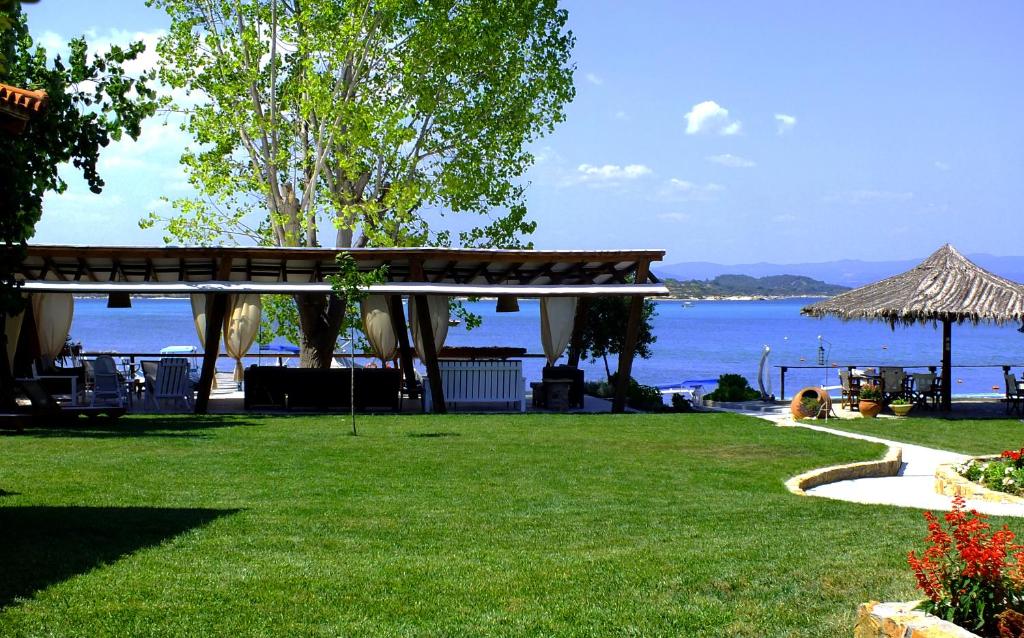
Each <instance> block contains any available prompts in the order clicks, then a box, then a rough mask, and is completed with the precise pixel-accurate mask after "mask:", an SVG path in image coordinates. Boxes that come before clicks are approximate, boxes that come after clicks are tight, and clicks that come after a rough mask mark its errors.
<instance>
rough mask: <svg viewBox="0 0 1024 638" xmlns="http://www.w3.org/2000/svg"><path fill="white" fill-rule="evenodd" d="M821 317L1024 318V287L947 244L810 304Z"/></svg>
mask: <svg viewBox="0 0 1024 638" xmlns="http://www.w3.org/2000/svg"><path fill="white" fill-rule="evenodd" d="M801 313H803V314H806V315H811V316H815V317H821V316H825V315H832V316H835V317H839V318H840V319H844V320H848V319H867V320H882V321H886V322H887V323H889V324H890V325H895V324H897V323H902V324H910V323H931V322H934V321H952V322H954V323H963V322H964V321H970V322H971V323H978V322H982V321H987V322H993V323H1004V322H1008V321H1012V322H1016V321H1022V320H1024V286H1022V285H1021V284H1018V283H1016V282H1013V281H1010V280H1009V279H1004V278H1003V277H1000V276H998V275H995V274H993V273H991V272H989V271H987V270H985V269H984V268H981V267H980V266H978V265H977V264H975V263H974V262H972V261H971V260H969V259H967V258H966V257H964V256H963V255H961V254H960V253H959V252H957V250H956V249H955V248H953V247H952V246H951V245H949V244H946V245H945V246H943V247H942V248H939V249H938V250H937V251H935V252H934V253H932V255H931V256H930V257H928V258H927V259H925V260H924V261H923V262H921V263H920V264H919V265H917V266H915V267H914V268H912V269H910V270H908V271H907V272H904V273H901V274H899V275H895V276H893V277H889V278H888V279H883V280H882V281H879V282H876V283H873V284H869V285H867V286H862V287H860V288H855V289H854V290H850V291H848V292H844V293H842V294H840V295H836V296H835V297H832V298H831V299H826V300H824V301H820V302H818V303H816V304H811V305H809V306H806V307H804V308H803V309H802V310H801Z"/></svg>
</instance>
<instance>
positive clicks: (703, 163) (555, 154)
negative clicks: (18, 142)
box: [26, 0, 1024, 264]
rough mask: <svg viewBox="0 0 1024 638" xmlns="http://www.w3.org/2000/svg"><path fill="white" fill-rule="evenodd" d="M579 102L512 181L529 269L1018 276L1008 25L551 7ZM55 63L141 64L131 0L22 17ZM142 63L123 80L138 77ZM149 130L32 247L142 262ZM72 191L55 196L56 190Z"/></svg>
mask: <svg viewBox="0 0 1024 638" xmlns="http://www.w3.org/2000/svg"><path fill="white" fill-rule="evenodd" d="M563 6H564V7H565V8H566V9H567V10H568V11H569V21H568V25H569V28H570V29H571V30H572V31H573V33H574V34H575V37H576V46H575V49H574V51H573V61H574V64H575V66H576V71H575V83H576V88H577V96H576V99H575V100H574V101H573V103H571V104H569V105H568V106H567V107H566V121H565V122H563V123H561V124H559V125H558V127H557V128H556V129H555V131H554V132H553V133H552V134H550V135H548V136H547V137H545V138H543V139H541V140H539V141H537V142H536V143H534V144H533V145H532V146H531V150H532V151H533V153H534V155H535V156H536V158H537V160H536V163H535V164H534V166H533V167H531V169H530V170H529V172H528V173H527V174H526V175H524V176H523V180H524V183H525V184H527V190H526V202H527V206H528V210H529V214H530V217H531V218H532V219H534V220H536V221H537V222H538V228H537V232H536V233H535V234H534V235H533V237H532V239H533V241H534V243H535V245H536V247H538V248H549V249H555V248H580V249H586V248H593V249H616V248H660V249H664V250H665V251H666V253H667V254H666V257H665V262H666V263H678V262H688V261H712V262H717V263H724V264H736V263H750V262H760V261H767V262H774V263H797V262H816V261H831V260H834V259H863V260H872V261H874V260H889V259H911V258H918V257H924V256H926V255H928V254H930V253H931V252H932V251H934V250H935V249H936V248H938V247H939V246H940V245H941V244H943V243H946V242H951V243H953V244H954V245H955V246H956V247H957V248H958V249H959V250H960V251H961V252H963V253H967V254H972V253H988V254H994V255H1021V254H1024V247H1022V245H1021V241H1020V239H1021V237H1022V236H1024V234H1022V233H1021V230H1020V228H1021V221H1022V218H1024V210H1022V207H1021V205H1020V202H1021V201H1022V200H1024V197H1022V196H1024V179H1022V176H1024V118H1022V115H1021V114H1022V113H1024V83H1022V82H1021V81H1020V78H1021V75H1020V60H1021V59H1022V53H1024V40H1022V39H1021V38H1020V33H1022V32H1024V3H1021V2H1019V1H1017V0H1004V1H998V0H991V1H987V2H971V3H969V2H951V1H940V0H933V1H927V2H925V1H921V2H917V1H903V2H888V1H886V2H876V1H863V2H856V3H842V4H841V3H832V2H812V1H808V2H792V1H787V0H779V1H777V2H772V3H767V2H754V1H750V2H730V1H724V0H715V1H713V2H712V1H710V0H708V1H702V2H696V1H694V2H682V1H666V2H658V1H654V0H637V1H635V2H625V1H618V2H615V1H610V0H609V1H605V0H574V1H571V2H564V3H563ZM26 12H27V14H28V19H29V25H30V28H31V30H32V33H33V36H34V37H35V38H36V39H37V41H38V42H41V43H44V44H46V45H47V46H48V48H50V49H51V50H52V49H55V48H56V47H58V46H59V45H60V44H61V43H63V42H66V41H67V40H68V39H69V38H70V37H73V36H76V35H81V34H86V35H87V37H88V39H89V41H90V43H95V44H96V45H98V46H102V45H104V44H105V43H109V42H125V41H128V40H129V39H142V40H144V41H145V42H147V43H149V44H150V45H153V44H155V42H156V41H157V39H158V38H159V36H160V35H161V33H162V32H163V30H165V29H166V28H167V27H168V19H167V17H166V16H165V15H164V14H163V13H162V12H160V11H157V10H154V9H150V8H147V7H146V6H145V3H144V2H143V0H98V1H95V2H72V1H69V0H42V2H40V3H39V4H37V5H26ZM155 60H156V57H155V53H154V52H152V51H150V52H148V53H147V55H146V56H144V59H143V60H141V61H140V62H139V66H147V65H152V64H154V63H155ZM188 142H189V139H188V138H187V136H186V135H185V134H184V133H182V132H180V131H179V130H177V128H176V127H174V126H164V125H163V124H162V120H160V119H159V118H157V119H154V120H150V121H149V122H148V123H147V125H146V126H145V128H144V131H143V135H142V137H141V138H140V140H139V141H138V142H131V141H126V142H121V143H116V144H112V145H111V146H110V147H108V148H107V149H104V152H103V154H102V156H101V161H100V173H101V175H102V176H103V178H104V179H105V180H106V182H107V187H106V189H105V190H104V192H103V194H102V195H93V194H91V193H89V191H88V189H87V188H86V187H85V185H84V182H83V181H82V180H81V179H80V178H77V177H74V175H73V173H71V172H70V171H69V172H68V173H67V175H68V180H69V183H70V184H71V188H69V190H68V192H66V193H64V194H63V195H48V196H47V197H46V200H45V202H44V211H43V218H42V221H41V222H40V224H39V226H38V228H37V233H36V237H35V239H34V241H35V242H38V243H80V244H131V245H160V244H162V243H163V233H162V232H161V231H160V229H159V228H158V229H150V230H142V229H140V228H139V227H138V224H137V221H138V220H139V219H140V218H141V217H143V216H145V214H146V213H147V212H149V211H151V210H152V211H157V212H167V211H166V209H165V208H162V207H164V206H165V204H163V202H162V201H161V197H164V196H167V197H172V198H174V197H181V196H183V195H187V194H188V193H189V192H190V189H189V186H188V183H187V180H186V178H185V175H184V173H183V171H182V170H181V168H180V166H179V164H178V157H179V156H180V153H181V151H182V149H183V148H184V147H185V145H186V144H188ZM72 178H73V179H72Z"/></svg>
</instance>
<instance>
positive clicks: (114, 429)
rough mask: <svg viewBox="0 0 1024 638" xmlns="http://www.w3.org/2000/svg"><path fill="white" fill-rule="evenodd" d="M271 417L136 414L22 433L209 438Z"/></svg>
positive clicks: (35, 426)
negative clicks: (213, 431)
mask: <svg viewBox="0 0 1024 638" xmlns="http://www.w3.org/2000/svg"><path fill="white" fill-rule="evenodd" d="M267 418H270V417H269V415H262V414H252V415H245V416H226V415H217V414H203V415H198V414H181V415H174V416H168V415H153V416H148V415H138V416H127V417H122V418H120V419H88V418H80V419H77V420H74V421H62V422H58V423H54V424H52V425H48V424H46V423H45V422H42V423H35V424H33V425H31V426H29V427H28V428H26V429H25V431H24V432H23V433H22V434H21V436H31V437H38V438H48V437H68V438H90V439H104V438H124V437H135V436H153V437H174V438H180V437H195V438H204V437H208V436H209V434H206V433H205V432H204V431H205V430H214V429H219V428H230V427H239V426H246V425H253V424H255V423H256V422H258V421H261V420H263V419H267Z"/></svg>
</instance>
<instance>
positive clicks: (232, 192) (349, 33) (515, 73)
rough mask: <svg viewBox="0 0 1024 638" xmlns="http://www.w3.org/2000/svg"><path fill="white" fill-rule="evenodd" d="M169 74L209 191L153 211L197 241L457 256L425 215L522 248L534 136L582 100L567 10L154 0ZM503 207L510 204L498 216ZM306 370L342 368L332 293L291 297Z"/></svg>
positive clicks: (187, 162) (374, 1)
mask: <svg viewBox="0 0 1024 638" xmlns="http://www.w3.org/2000/svg"><path fill="white" fill-rule="evenodd" d="M148 2H149V4H150V5H152V6H156V7H160V8H162V9H164V10H165V11H167V13H168V14H169V15H170V17H171V28H170V31H169V33H168V35H167V36H166V37H165V38H164V39H163V40H162V41H161V44H160V48H159V50H160V53H161V56H162V60H163V62H162V66H161V78H162V79H163V80H164V81H165V82H166V83H168V84H170V85H171V86H174V87H177V88H180V89H184V90H186V91H188V92H190V93H191V94H193V95H194V96H195V97H196V99H197V100H198V103H197V104H196V105H195V106H192V107H182V108H181V111H182V112H183V113H184V115H185V116H186V124H185V128H186V129H187V130H188V131H189V132H190V133H191V134H192V135H193V137H194V138H195V141H196V142H197V144H198V147H197V148H196V149H192V150H189V151H187V152H186V153H185V154H184V155H183V157H182V162H183V164H184V166H185V169H186V171H187V173H188V176H189V180H190V181H191V183H192V184H193V185H194V186H195V188H196V190H197V191H198V193H199V197H197V198H192V199H178V200H175V201H173V202H171V203H172V205H173V207H174V209H175V215H174V216H172V217H170V218H166V219H165V218H160V217H158V216H156V215H154V214H150V215H149V217H148V218H147V219H145V220H143V222H142V223H143V225H144V226H152V225H153V224H155V223H158V222H162V223H165V224H166V227H167V230H168V231H169V236H171V237H173V238H176V239H177V240H178V241H184V242H188V243H214V242H219V241H223V240H225V239H227V240H233V241H236V242H242V241H244V242H253V243H257V244H263V245H277V246H320V245H324V244H323V242H324V237H325V235H329V234H330V231H333V234H334V238H333V242H334V245H335V246H337V247H339V248H346V247H362V246H420V245H450V244H451V243H452V241H453V238H452V235H451V233H450V232H447V231H440V232H439V231H437V230H436V229H431V228H430V227H429V224H428V221H427V220H428V216H429V215H437V214H442V215H443V214H446V213H447V212H451V213H477V214H481V215H485V216H488V219H487V220H486V221H485V222H484V223H483V224H482V225H481V226H479V227H476V228H473V229H471V230H468V231H465V232H462V233H459V234H458V236H457V241H458V243H460V244H462V245H464V246H477V247H514V246H522V245H523V244H522V241H523V240H522V239H521V238H522V236H523V235H526V234H529V233H530V232H532V231H533V229H534V227H535V224H534V223H532V222H529V221H527V219H526V209H525V206H524V205H523V201H522V196H523V187H522V186H521V185H519V184H517V183H515V179H516V178H517V177H518V176H520V175H522V173H523V172H524V171H525V169H526V168H527V167H528V166H529V165H530V164H531V162H532V160H533V158H532V156H531V155H530V153H529V152H528V151H527V150H526V145H527V143H529V142H531V141H533V140H535V139H537V138H538V137H539V136H541V135H543V134H545V133H547V132H549V131H550V130H551V129H552V127H553V126H554V124H555V123H557V122H559V121H561V120H562V119H563V117H564V114H563V110H562V109H563V106H564V104H565V103H567V102H568V101H569V100H571V99H572V97H573V96H574V89H573V85H572V70H573V69H572V67H571V65H570V63H569V53H570V50H571V48H572V45H573V42H574V40H573V36H572V34H571V32H569V31H567V30H566V29H565V22H566V17H567V16H566V12H565V11H563V10H560V9H558V7H557V0H527V1H525V2H524V1H521V0H437V1H422V0H239V1H236V2H211V1H208V0H148ZM494 211H500V212H498V213H496V212H494ZM295 302H296V304H297V310H298V319H299V326H300V329H301V330H300V343H299V345H300V346H301V348H302V364H303V365H308V366H324V365H328V364H329V362H330V355H331V352H332V351H333V348H334V344H335V341H336V339H337V335H338V328H339V326H340V325H341V323H342V320H343V317H344V303H343V302H341V301H340V300H338V299H337V297H336V296H334V295H330V296H317V295H302V296H298V297H296V298H295Z"/></svg>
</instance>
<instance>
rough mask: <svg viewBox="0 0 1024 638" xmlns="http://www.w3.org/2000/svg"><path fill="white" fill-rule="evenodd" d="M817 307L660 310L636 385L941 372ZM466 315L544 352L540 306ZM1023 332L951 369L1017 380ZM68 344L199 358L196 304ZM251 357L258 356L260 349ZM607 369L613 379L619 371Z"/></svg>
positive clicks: (466, 337)
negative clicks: (902, 369) (849, 372)
mask: <svg viewBox="0 0 1024 638" xmlns="http://www.w3.org/2000/svg"><path fill="white" fill-rule="evenodd" d="M814 301H817V300H816V299H783V300H769V301H694V302H687V303H686V304H684V303H683V302H681V301H671V300H663V301H657V302H655V303H656V305H657V315H656V316H655V318H654V325H653V327H654V335H655V336H656V337H657V341H656V342H655V343H654V345H653V346H652V348H651V350H652V353H653V356H652V357H651V358H650V359H641V358H637V359H636V361H635V363H634V364H633V376H634V377H636V378H637V379H638V380H639V381H640V382H642V383H646V384H649V385H669V384H679V383H682V382H685V381H692V380H700V379H715V378H717V377H718V376H719V375H720V374H724V373H738V374H741V375H743V376H745V377H747V378H748V379H749V380H750V382H751V385H753V386H754V387H757V371H758V362H759V360H760V357H761V352H762V350H763V348H764V346H765V345H768V346H770V347H771V355H770V357H769V359H768V369H769V371H770V373H771V375H770V383H771V386H772V388H771V389H772V391H773V392H774V393H775V394H776V395H778V394H779V391H780V387H779V385H780V384H779V382H780V370H779V366H789V370H788V371H787V373H786V394H787V396H792V394H793V393H794V391H796V390H798V389H800V388H801V387H804V386H807V385H822V384H824V385H838V383H839V381H838V376H837V372H836V371H837V369H838V368H841V367H845V366H847V365H858V366H883V365H894V366H929V365H931V366H938V365H940V364H941V358H942V328H941V326H931V325H914V326H908V327H897V328H896V329H895V330H892V329H890V328H889V327H888V326H887V325H886V324H884V323H878V322H874V323H872V322H864V321H850V322H843V321H839V320H837V319H813V318H809V317H804V316H801V315H800V308H801V307H803V306H805V305H807V304H809V303H813V302H814ZM466 306H467V307H468V309H469V310H470V311H472V312H474V313H475V314H478V315H480V316H481V317H482V319H483V323H482V325H481V326H480V327H478V328H475V329H473V330H467V328H466V326H465V325H460V326H454V327H452V328H450V329H449V332H448V338H447V341H446V344H447V345H452V346H460V345H461V346H512V347H521V348H526V350H527V352H529V353H535V354H540V353H542V352H543V349H542V347H541V341H540V303H539V302H538V301H537V300H531V299H520V300H519V307H520V311H519V312H515V313H497V312H495V308H494V307H495V304H494V301H477V302H466ZM1017 328H1018V326H1016V325H1007V326H1002V327H999V326H992V325H985V324H982V325H979V326H972V325H970V324H964V325H962V326H956V325H954V326H953V340H952V345H953V349H952V351H953V365H954V366H968V365H974V366H992V365H995V366H998V365H1014V366H1015V370H1014V371H1015V373H1017V374H1018V376H1019V375H1020V373H1021V372H1022V367H1024V334H1021V333H1019V332H1018V331H1017ZM623 329H625V327H623ZM819 336H820V337H821V340H820V341H819V339H818V337H819ZM71 339H72V340H74V341H80V342H81V343H82V345H83V347H84V348H85V349H86V350H87V351H116V352H122V353H127V352H147V353H155V352H159V350H160V349H161V348H163V347H165V346H170V345H194V346H196V347H198V348H199V349H200V350H201V349H202V348H201V344H200V343H199V339H198V337H197V336H196V331H195V327H194V324H193V322H192V310H191V306H190V303H189V300H188V299H184V298H170V299H154V298H145V297H136V298H133V299H132V307H131V308H128V309H108V308H107V307H106V299H98V298H81V299H76V301H75V315H74V321H73V323H72V326H71ZM819 344H820V346H821V348H822V349H823V352H821V355H822V357H823V360H824V361H825V364H826V366H829V367H828V369H825V370H822V369H801V368H799V366H815V365H817V363H818V361H819ZM252 352H258V347H257V346H256V345H254V346H253V349H252ZM563 361H564V358H563ZM609 364H610V366H611V369H612V371H613V372H614V370H615V361H614V360H612V361H610V362H609ZM293 365H294V363H293ZM543 365H544V360H543V359H542V358H527V359H526V360H525V363H524V371H525V373H526V377H527V379H528V380H530V381H533V380H538V379H539V378H540V374H541V373H540V370H541V368H542V367H543ZM582 366H583V367H584V368H585V371H586V377H587V378H588V379H602V378H604V376H605V368H604V362H603V361H601V360H598V361H593V362H583V364H582ZM833 366H834V367H833ZM219 368H220V369H221V370H223V371H228V370H230V369H231V364H230V362H228V361H227V360H221V361H220V362H219ZM920 371H925V370H924V369H922V370H920ZM1002 374H1003V373H1002V370H1001V369H1000V368H998V367H978V368H971V367H961V368H954V370H953V392H954V394H960V395H965V394H972V395H982V394H992V393H999V394H1001V393H1002V384H1003V376H1002Z"/></svg>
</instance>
